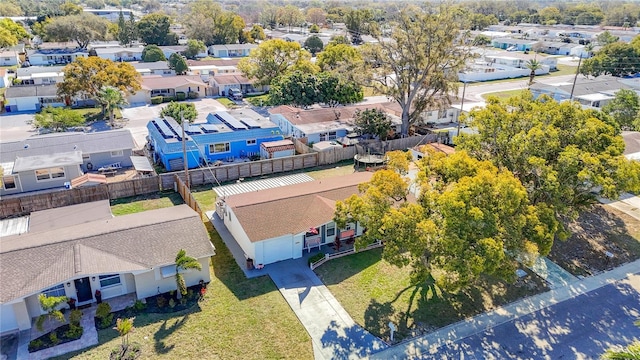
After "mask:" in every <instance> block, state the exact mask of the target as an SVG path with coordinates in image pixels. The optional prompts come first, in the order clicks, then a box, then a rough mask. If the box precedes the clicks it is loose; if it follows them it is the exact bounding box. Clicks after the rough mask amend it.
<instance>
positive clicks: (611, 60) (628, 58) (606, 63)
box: [580, 36, 640, 76]
mask: <svg viewBox="0 0 640 360" xmlns="http://www.w3.org/2000/svg"><path fill="white" fill-rule="evenodd" d="M638 72H640V36H636V38H634V39H633V40H632V41H631V43H630V44H625V43H623V42H614V43H611V44H608V45H605V46H603V47H602V49H600V50H599V51H598V52H596V54H595V55H594V56H593V57H592V58H590V59H586V60H584V61H583V63H582V66H581V67H580V73H581V74H583V75H591V76H600V75H606V74H610V75H613V76H627V75H633V74H637V73H638Z"/></svg>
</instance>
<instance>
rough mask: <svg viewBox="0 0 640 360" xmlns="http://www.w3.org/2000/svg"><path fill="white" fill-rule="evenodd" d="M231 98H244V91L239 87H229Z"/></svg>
mask: <svg viewBox="0 0 640 360" xmlns="http://www.w3.org/2000/svg"><path fill="white" fill-rule="evenodd" d="M229 99H231V100H242V91H240V89H238V88H232V89H229Z"/></svg>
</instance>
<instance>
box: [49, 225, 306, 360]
mask: <svg viewBox="0 0 640 360" xmlns="http://www.w3.org/2000/svg"><path fill="white" fill-rule="evenodd" d="M206 225H207V228H208V230H209V234H210V236H211V240H212V242H213V244H214V245H215V247H216V255H215V256H214V257H213V258H212V261H211V262H212V265H211V275H212V280H211V283H210V284H209V286H208V290H207V295H206V298H205V300H204V301H202V302H199V303H198V304H197V305H195V306H194V307H193V308H191V309H187V310H183V311H180V312H176V313H172V314H141V315H138V316H137V317H136V318H135V321H134V325H135V327H136V328H135V330H134V331H133V333H132V334H131V335H130V341H131V342H132V343H138V344H140V347H141V349H142V355H141V357H140V359H155V358H166V359H312V358H313V351H312V346H311V340H310V338H309V335H308V334H307V332H306V331H305V330H304V328H303V327H302V325H301V324H300V323H299V321H298V319H297V318H296V317H295V315H294V314H293V312H292V311H291V309H290V308H289V306H288V305H287V303H286V302H285V300H284V299H283V298H282V296H281V295H280V293H279V292H278V289H277V288H276V287H275V285H274V284H273V282H272V281H271V279H270V278H268V277H266V276H265V277H260V278H257V279H247V278H246V277H245V276H244V273H243V272H242V271H241V270H240V268H239V267H238V265H237V264H236V262H235V260H234V259H233V257H232V256H231V254H230V253H229V251H228V250H227V248H226V246H225V245H224V243H223V242H222V240H221V239H220V237H219V236H218V234H217V233H216V232H215V230H214V229H213V227H212V226H211V225H210V224H209V223H208V222H207V224H206ZM98 340H99V345H98V346H95V347H91V348H88V349H85V350H84V351H81V352H76V353H70V354H67V355H63V356H60V357H58V358H56V359H108V358H109V354H110V352H111V350H112V349H115V348H117V347H118V345H119V344H120V342H121V340H120V338H119V337H118V333H117V331H115V330H113V329H105V330H100V331H98Z"/></svg>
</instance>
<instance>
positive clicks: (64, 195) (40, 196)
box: [0, 176, 160, 218]
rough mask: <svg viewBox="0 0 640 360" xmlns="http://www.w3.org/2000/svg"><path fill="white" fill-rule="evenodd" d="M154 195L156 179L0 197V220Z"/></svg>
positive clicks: (157, 185)
mask: <svg viewBox="0 0 640 360" xmlns="http://www.w3.org/2000/svg"><path fill="white" fill-rule="evenodd" d="M158 191H160V182H159V177H158V176H153V177H149V178H140V179H133V180H126V181H121V182H114V183H108V184H99V185H96V186H88V187H79V188H74V189H60V190H54V191H47V192H38V193H33V194H28V193H27V194H19V195H15V196H4V197H3V198H2V199H1V200H0V217H1V218H6V217H11V216H20V215H25V214H29V213H31V212H33V211H39V210H47V209H53V208H57V207H62V206H69V205H75V204H82V203H86V202H91V201H99V200H109V199H119V198H123V197H129V196H136V195H143V194H150V193H156V192H158Z"/></svg>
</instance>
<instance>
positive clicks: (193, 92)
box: [188, 91, 198, 99]
mask: <svg viewBox="0 0 640 360" xmlns="http://www.w3.org/2000/svg"><path fill="white" fill-rule="evenodd" d="M188 96H189V99H197V98H198V93H197V92H195V91H189V94H188Z"/></svg>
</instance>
